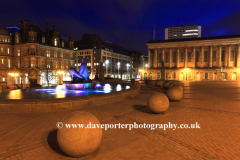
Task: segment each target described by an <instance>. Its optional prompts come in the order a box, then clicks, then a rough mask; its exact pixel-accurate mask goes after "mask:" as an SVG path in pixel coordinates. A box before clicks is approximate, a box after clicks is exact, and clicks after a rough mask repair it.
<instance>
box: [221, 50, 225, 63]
mask: <svg viewBox="0 0 240 160" xmlns="http://www.w3.org/2000/svg"><path fill="white" fill-rule="evenodd" d="M224 60H225V50H222V55H221V61H224Z"/></svg>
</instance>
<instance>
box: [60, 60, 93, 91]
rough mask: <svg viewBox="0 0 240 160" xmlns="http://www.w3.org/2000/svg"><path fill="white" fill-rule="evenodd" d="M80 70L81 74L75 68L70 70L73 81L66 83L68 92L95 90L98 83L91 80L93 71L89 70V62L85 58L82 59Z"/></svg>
mask: <svg viewBox="0 0 240 160" xmlns="http://www.w3.org/2000/svg"><path fill="white" fill-rule="evenodd" d="M78 70H79V73H78V72H77V71H76V70H75V69H74V68H70V69H69V71H70V73H71V74H72V76H73V81H64V82H63V83H64V84H63V85H64V87H65V88H66V89H68V90H83V89H94V88H95V86H96V83H94V82H92V80H90V79H89V75H90V74H91V69H88V68H87V60H86V59H85V58H83V59H82V64H81V66H80V67H79V68H78Z"/></svg>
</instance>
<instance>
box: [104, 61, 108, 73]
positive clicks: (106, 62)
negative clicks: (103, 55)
mask: <svg viewBox="0 0 240 160" xmlns="http://www.w3.org/2000/svg"><path fill="white" fill-rule="evenodd" d="M108 63H109V60H106V61H105V64H106V70H107V66H108ZM107 71H108V70H107ZM107 71H106V74H107Z"/></svg>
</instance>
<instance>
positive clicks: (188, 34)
mask: <svg viewBox="0 0 240 160" xmlns="http://www.w3.org/2000/svg"><path fill="white" fill-rule="evenodd" d="M191 35H198V33H187V34H182V36H191Z"/></svg>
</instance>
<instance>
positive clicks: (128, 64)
mask: <svg viewBox="0 0 240 160" xmlns="http://www.w3.org/2000/svg"><path fill="white" fill-rule="evenodd" d="M126 66H127V74H128V67H129V66H130V64H129V63H127V64H126Z"/></svg>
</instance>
